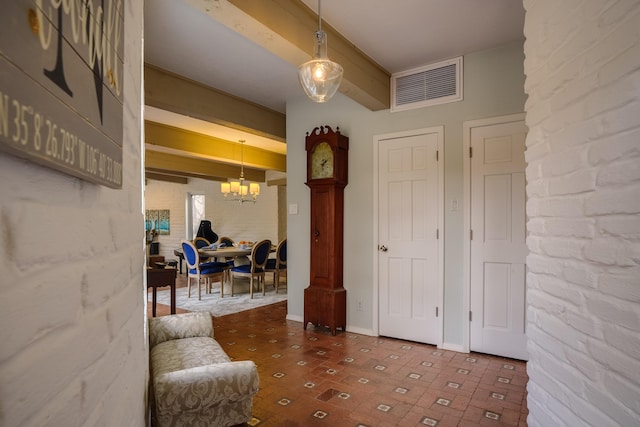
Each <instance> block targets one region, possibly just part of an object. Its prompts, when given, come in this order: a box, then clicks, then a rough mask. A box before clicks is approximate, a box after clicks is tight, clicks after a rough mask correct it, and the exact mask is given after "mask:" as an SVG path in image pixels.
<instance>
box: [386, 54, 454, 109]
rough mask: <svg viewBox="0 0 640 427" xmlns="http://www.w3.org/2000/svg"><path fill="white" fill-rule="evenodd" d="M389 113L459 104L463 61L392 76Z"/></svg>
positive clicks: (448, 61) (435, 65)
mask: <svg viewBox="0 0 640 427" xmlns="http://www.w3.org/2000/svg"><path fill="white" fill-rule="evenodd" d="M391 99H392V101H393V102H392V105H391V111H402V110H409V109H413V108H422V107H427V106H429V105H436V104H444V103H446V102H454V101H462V57H461V56H460V57H458V58H454V59H450V60H447V61H442V62H438V63H436V64H431V65H427V66H425V67H420V68H414V69H412V70H408V71H403V72H401V73H396V74H394V75H392V76H391Z"/></svg>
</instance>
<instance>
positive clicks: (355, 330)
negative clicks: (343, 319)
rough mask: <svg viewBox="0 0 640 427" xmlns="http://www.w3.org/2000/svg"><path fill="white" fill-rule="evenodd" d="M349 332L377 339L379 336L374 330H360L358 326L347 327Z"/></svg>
mask: <svg viewBox="0 0 640 427" xmlns="http://www.w3.org/2000/svg"><path fill="white" fill-rule="evenodd" d="M347 332H351V333H353V334H360V335H366V336H369V337H377V336H378V334H377V333H374V332H373V330H372V329H365V328H359V327H357V326H349V325H347Z"/></svg>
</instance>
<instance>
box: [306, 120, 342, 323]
mask: <svg viewBox="0 0 640 427" xmlns="http://www.w3.org/2000/svg"><path fill="white" fill-rule="evenodd" d="M305 149H306V150H307V182H306V184H307V186H308V187H309V188H310V189H311V251H310V252H311V268H310V284H309V287H308V288H306V289H305V290H304V328H305V329H307V324H308V323H309V322H311V323H313V324H314V325H316V326H327V327H329V328H330V329H331V333H332V334H333V335H335V334H336V328H342V330H343V331H344V330H345V328H346V325H347V291H346V289H344V288H343V284H342V276H343V274H342V272H343V268H342V264H343V246H344V245H343V232H344V227H343V223H344V218H343V211H344V187H345V186H346V185H347V153H348V150H349V138H347V137H346V136H344V135H341V134H340V129H339V128H336V131H335V132H334V131H333V130H332V129H331V128H330V127H329V126H320V127H319V128H315V129H313V131H311V134H309V133H307V137H306V143H305Z"/></svg>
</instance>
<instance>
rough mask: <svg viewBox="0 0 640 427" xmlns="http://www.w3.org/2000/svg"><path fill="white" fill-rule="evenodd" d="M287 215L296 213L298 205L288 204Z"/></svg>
mask: <svg viewBox="0 0 640 427" xmlns="http://www.w3.org/2000/svg"><path fill="white" fill-rule="evenodd" d="M289 215H298V205H297V204H296V203H291V204H290V205H289Z"/></svg>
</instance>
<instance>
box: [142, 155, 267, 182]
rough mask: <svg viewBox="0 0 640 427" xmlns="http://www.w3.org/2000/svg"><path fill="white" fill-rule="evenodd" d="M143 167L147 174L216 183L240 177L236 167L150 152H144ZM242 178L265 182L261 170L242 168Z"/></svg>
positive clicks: (238, 169) (263, 173)
mask: <svg viewBox="0 0 640 427" xmlns="http://www.w3.org/2000/svg"><path fill="white" fill-rule="evenodd" d="M144 165H145V170H146V171H147V172H156V173H163V174H167V175H178V176H188V177H195V178H203V179H211V180H217V181H226V180H227V179H229V178H234V179H235V178H238V177H239V176H240V167H238V166H231V165H228V164H224V163H220V162H214V161H211V160H203V159H196V158H193V157H185V156H178V155H175V154H169V153H162V152H158V151H152V150H146V151H145V162H144ZM244 177H245V179H246V180H248V181H257V182H265V172H264V171H263V170H257V169H252V168H244Z"/></svg>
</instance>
